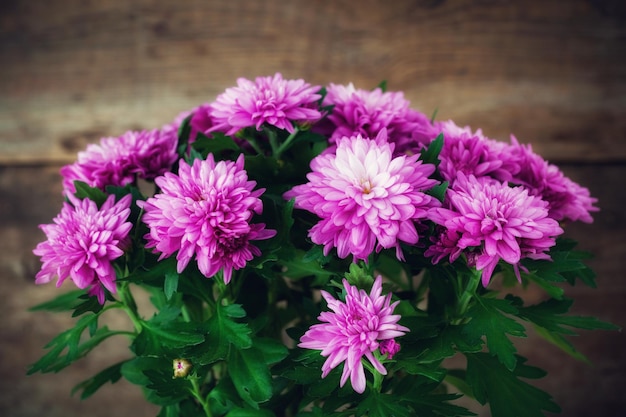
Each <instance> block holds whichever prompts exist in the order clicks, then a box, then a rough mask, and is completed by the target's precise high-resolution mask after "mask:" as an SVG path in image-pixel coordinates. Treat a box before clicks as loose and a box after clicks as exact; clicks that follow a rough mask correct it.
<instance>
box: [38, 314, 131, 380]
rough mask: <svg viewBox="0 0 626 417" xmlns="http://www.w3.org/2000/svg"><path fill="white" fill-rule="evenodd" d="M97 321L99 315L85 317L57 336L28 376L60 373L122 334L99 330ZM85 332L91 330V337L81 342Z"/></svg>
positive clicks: (103, 328) (104, 328) (105, 328)
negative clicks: (108, 340) (112, 337)
mask: <svg viewBox="0 0 626 417" xmlns="http://www.w3.org/2000/svg"><path fill="white" fill-rule="evenodd" d="M97 320H98V315H97V314H89V315H87V316H83V317H81V319H80V320H78V321H77V322H76V324H74V327H72V328H70V329H68V330H66V331H64V332H62V333H61V334H59V335H57V336H56V337H55V338H54V339H52V340H51V341H50V342H49V343H48V344H47V345H46V346H45V348H46V349H50V350H49V351H48V352H47V353H46V354H45V355H44V356H43V357H42V358H41V359H39V360H38V361H37V362H35V363H34V364H33V365H31V367H30V368H29V369H28V374H29V375H31V374H33V373H35V372H42V373H47V372H59V371H60V370H62V369H63V368H65V367H67V366H69V365H70V364H71V363H72V362H74V361H76V360H78V359H80V358H82V357H84V356H85V355H87V354H88V353H89V352H90V351H91V350H92V349H93V348H95V347H96V346H97V345H99V344H100V343H101V342H102V341H103V340H105V339H108V338H109V337H111V336H115V335H118V334H120V332H117V331H111V330H109V329H108V328H107V327H106V326H105V327H102V328H99V329H97ZM94 329H97V330H94ZM85 330H89V332H88V334H89V337H87V338H86V339H85V340H84V341H82V342H81V338H82V336H83V333H84V332H85Z"/></svg>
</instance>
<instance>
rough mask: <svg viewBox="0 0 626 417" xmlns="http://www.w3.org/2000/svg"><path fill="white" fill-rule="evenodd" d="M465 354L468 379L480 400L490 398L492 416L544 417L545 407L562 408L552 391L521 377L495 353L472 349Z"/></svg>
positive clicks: (554, 411)
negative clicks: (551, 394)
mask: <svg viewBox="0 0 626 417" xmlns="http://www.w3.org/2000/svg"><path fill="white" fill-rule="evenodd" d="M466 357H467V382H468V384H469V385H470V386H472V388H473V390H474V396H475V397H476V399H477V400H478V402H480V403H481V404H485V403H487V402H489V407H490V409H491V415H492V417H511V416H515V417H544V413H543V410H545V411H548V412H551V413H558V412H559V411H561V410H560V408H559V406H558V405H556V404H555V403H554V402H553V401H552V398H551V397H550V395H549V394H547V393H546V392H544V391H542V390H540V389H538V388H536V387H534V386H532V385H529V384H528V383H526V382H524V381H521V380H520V379H519V378H518V376H517V375H516V374H515V373H514V372H511V371H509V370H508V369H507V368H506V367H505V366H504V365H502V363H500V361H498V359H496V358H494V357H493V356H491V355H489V354H487V353H469V354H466Z"/></svg>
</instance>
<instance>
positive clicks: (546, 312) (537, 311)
mask: <svg viewBox="0 0 626 417" xmlns="http://www.w3.org/2000/svg"><path fill="white" fill-rule="evenodd" d="M572 303H573V300H571V299H561V300H556V299H550V300H547V301H544V302H542V303H540V304H537V305H534V306H529V307H521V308H519V313H518V315H519V317H521V318H522V319H524V320H527V321H530V322H532V323H533V324H534V325H535V329H536V331H537V334H539V335H540V336H542V337H543V338H544V339H546V340H547V341H549V342H550V343H552V344H554V345H555V346H557V347H559V348H560V349H561V350H563V351H564V352H566V353H567V354H569V355H570V356H572V357H574V358H576V359H579V360H582V361H584V362H588V359H587V358H586V357H585V355H583V354H582V353H581V352H579V351H577V350H576V349H575V348H574V346H573V344H572V343H571V342H570V341H568V340H567V339H566V338H565V337H564V335H568V336H576V335H577V333H576V332H574V331H573V330H572V329H571V328H578V329H587V330H618V329H619V327H618V326H615V325H614V324H611V323H607V322H604V321H601V320H598V319H597V318H595V317H583V316H568V315H566V313H567V312H568V311H569V309H570V307H571V305H572Z"/></svg>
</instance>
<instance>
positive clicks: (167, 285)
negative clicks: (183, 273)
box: [163, 271, 179, 300]
mask: <svg viewBox="0 0 626 417" xmlns="http://www.w3.org/2000/svg"><path fill="white" fill-rule="evenodd" d="M178 277H179V275H178V273H177V272H175V271H168V272H166V273H165V282H164V283H163V292H164V293H165V298H166V299H167V300H170V299H171V298H172V295H174V294H175V293H176V291H177V290H178Z"/></svg>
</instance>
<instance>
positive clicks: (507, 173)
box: [438, 121, 520, 183]
mask: <svg viewBox="0 0 626 417" xmlns="http://www.w3.org/2000/svg"><path fill="white" fill-rule="evenodd" d="M438 126H439V127H440V128H441V129H442V132H443V134H444V142H443V148H442V149H441V153H440V154H439V159H440V161H441V163H440V164H439V172H440V173H441V176H442V177H443V179H445V180H446V181H449V182H450V183H453V182H454V181H455V180H456V178H457V173H458V172H462V173H463V174H465V175H466V176H467V175H474V176H475V177H477V178H478V177H485V176H488V177H492V178H495V179H498V180H500V181H509V180H510V179H511V178H512V176H513V175H514V174H517V173H518V172H519V170H520V167H519V165H518V164H517V163H516V162H515V160H514V159H513V158H511V157H510V153H508V152H507V147H508V145H507V144H505V143H503V142H498V141H495V140H492V139H489V138H487V137H486V136H484V135H483V133H482V131H481V130H480V129H478V130H477V131H476V132H472V131H471V129H470V128H469V127H465V128H461V127H459V126H457V125H456V124H455V123H454V122H452V121H447V122H442V123H438Z"/></svg>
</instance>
